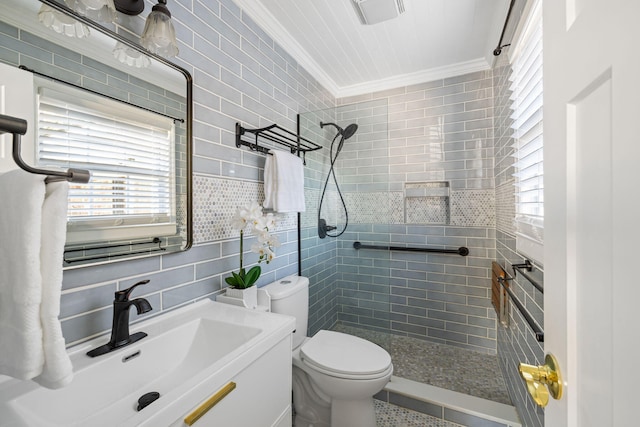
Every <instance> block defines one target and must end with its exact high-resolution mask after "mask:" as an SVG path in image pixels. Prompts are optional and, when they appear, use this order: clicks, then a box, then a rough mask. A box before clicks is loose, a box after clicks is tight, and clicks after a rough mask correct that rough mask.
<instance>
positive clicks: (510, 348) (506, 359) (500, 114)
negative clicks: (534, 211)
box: [493, 4, 544, 427]
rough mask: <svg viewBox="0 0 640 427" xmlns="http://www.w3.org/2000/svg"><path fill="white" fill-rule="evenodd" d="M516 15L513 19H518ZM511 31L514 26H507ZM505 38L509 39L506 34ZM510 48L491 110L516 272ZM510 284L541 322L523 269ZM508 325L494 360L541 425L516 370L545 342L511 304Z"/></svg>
mask: <svg viewBox="0 0 640 427" xmlns="http://www.w3.org/2000/svg"><path fill="white" fill-rule="evenodd" d="M522 6H523V4H520V5H518V7H517V8H515V9H514V12H513V16H514V17H517V16H519V15H520V14H521V8H522ZM517 21H518V19H517V18H514V19H513V22H516V23H517ZM511 31H513V28H512V29H511ZM507 39H510V38H509V37H507ZM508 55H509V49H505V50H504V51H503V54H502V56H501V57H500V58H499V60H498V64H497V65H496V67H495V68H494V72H493V87H494V91H495V95H494V105H495V107H494V116H495V134H496V144H495V162H496V164H495V182H496V261H497V262H498V263H499V264H500V265H501V266H502V267H503V268H504V269H505V271H506V272H507V274H509V275H510V276H514V272H513V271H512V269H511V265H512V264H517V263H522V262H523V259H524V258H523V256H522V255H520V254H518V253H517V252H516V237H515V229H514V225H513V219H514V217H515V196H514V179H513V173H514V169H513V167H512V163H513V157H512V155H513V142H514V141H513V138H512V136H511V135H512V133H513V129H511V124H512V121H511V119H510V115H511V109H510V108H509V107H510V103H511V101H510V99H509V97H510V95H511V91H510V90H509V86H510V84H511V82H510V81H509V76H510V74H511V67H510V66H509V64H508ZM529 274H530V275H531V276H533V277H534V278H535V279H536V280H537V281H539V282H540V283H542V282H543V266H542V265H540V264H535V266H534V270H533V271H532V272H531V273H529ZM510 285H511V289H512V290H513V292H514V293H515V295H516V296H517V297H518V299H519V300H520V301H522V303H523V304H524V305H525V307H526V309H527V311H528V312H529V313H530V314H531V315H532V316H533V318H534V319H535V320H536V322H538V324H539V325H541V326H544V311H543V309H542V307H543V306H544V305H543V298H542V294H541V293H540V292H539V291H537V290H536V289H535V288H534V287H533V285H531V284H530V283H529V282H528V281H527V280H526V279H524V278H523V277H522V276H521V275H519V274H515V277H514V280H511V281H510ZM508 323H509V325H508V327H504V326H502V325H500V324H499V325H498V364H499V366H500V369H501V371H502V374H503V376H504V378H505V383H506V384H507V389H508V391H509V397H510V398H511V401H512V403H513V405H514V406H515V407H516V408H517V410H518V414H519V415H520V419H521V421H522V424H523V425H525V426H527V427H542V426H544V410H543V409H542V408H540V407H538V406H537V405H535V404H534V403H533V400H532V399H531V397H530V396H529V394H528V392H527V388H526V385H525V383H524V381H523V380H522V379H521V378H520V375H519V373H518V364H519V363H520V362H524V363H528V364H533V365H542V364H543V363H544V346H543V344H542V343H539V342H537V341H536V339H535V336H534V334H533V332H532V330H531V328H530V327H529V325H528V324H527V322H526V321H525V319H524V318H523V317H522V315H521V314H520V312H519V311H518V310H517V309H516V308H515V306H514V305H513V304H511V306H510V310H509V321H508Z"/></svg>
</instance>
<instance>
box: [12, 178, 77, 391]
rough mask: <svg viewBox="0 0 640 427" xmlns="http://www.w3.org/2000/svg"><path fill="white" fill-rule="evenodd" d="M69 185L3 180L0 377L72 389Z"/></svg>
mask: <svg viewBox="0 0 640 427" xmlns="http://www.w3.org/2000/svg"><path fill="white" fill-rule="evenodd" d="M67 192H68V184H67V183H66V182H63V183H55V184H51V185H50V186H49V187H48V188H47V187H45V184H44V176H41V175H34V174H30V173H27V172H24V171H22V170H13V171H11V172H7V173H5V174H3V175H0V202H1V203H2V211H1V214H0V262H1V263H2V268H0V353H1V356H0V374H6V375H9V376H12V377H15V378H19V379H24V380H26V379H35V380H36V381H38V382H39V383H40V384H42V385H43V386H45V387H49V388H58V387H62V386H64V385H66V384H67V383H69V382H70V381H71V378H72V375H73V373H72V367H71V362H70V360H69V357H68V355H67V353H66V350H65V345H64V338H63V337H62V330H61V326H60V322H59V320H58V315H59V312H60V290H61V286H62V251H63V248H64V241H65V233H66V212H67Z"/></svg>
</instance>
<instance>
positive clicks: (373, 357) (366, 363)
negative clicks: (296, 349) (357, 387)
mask: <svg viewBox="0 0 640 427" xmlns="http://www.w3.org/2000/svg"><path fill="white" fill-rule="evenodd" d="M300 358H301V360H302V362H304V363H305V364H306V365H307V366H309V367H310V368H311V369H314V370H315V371H318V372H321V373H323V374H326V375H330V376H333V377H339V378H345V379H360V380H365V379H373V378H380V377H383V376H385V375H387V374H388V373H389V370H390V369H393V366H392V365H391V356H389V353H387V351H386V350H384V349H383V348H382V347H379V346H378V345H376V344H374V343H372V342H370V341H367V340H364V339H362V338H358V337H355V336H353V335H348V334H343V333H341V332H334V331H325V330H322V331H319V332H318V333H317V334H316V335H315V336H313V338H310V339H308V340H307V341H306V342H305V343H304V344H302V346H301V347H300Z"/></svg>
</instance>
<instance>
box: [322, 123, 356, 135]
mask: <svg viewBox="0 0 640 427" xmlns="http://www.w3.org/2000/svg"><path fill="white" fill-rule="evenodd" d="M328 125H331V126H333V127H335V128H336V129H338V134H339V135H341V136H342V138H343V139H349V138H351V137H352V136H353V135H354V134H355V133H356V131H357V130H358V125H357V124H355V123H351V124H350V125H349V126H347V127H346V128H345V129H342V128H341V127H340V126H338V125H337V124H335V123H323V122H320V127H321V128H323V127H325V126H328Z"/></svg>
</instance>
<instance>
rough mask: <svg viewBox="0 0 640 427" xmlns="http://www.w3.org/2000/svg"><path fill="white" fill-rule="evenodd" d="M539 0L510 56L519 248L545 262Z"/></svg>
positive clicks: (520, 32)
mask: <svg viewBox="0 0 640 427" xmlns="http://www.w3.org/2000/svg"><path fill="white" fill-rule="evenodd" d="M540 3H541V2H540V1H534V2H533V6H532V7H531V9H530V10H529V13H528V14H527V15H526V17H525V20H524V21H523V22H524V25H523V27H522V28H520V29H519V31H517V34H518V36H516V37H517V38H516V41H515V43H514V50H513V52H512V55H511V67H512V74H511V77H510V79H511V87H510V88H511V91H512V96H511V100H512V104H511V105H512V106H511V109H512V110H513V113H512V115H511V118H512V119H513V124H512V128H513V138H514V141H515V143H514V156H515V161H514V169H515V186H516V189H515V196H516V218H515V225H516V248H517V250H518V252H522V253H524V254H526V255H528V256H530V257H531V258H533V259H535V260H537V261H543V246H542V245H543V242H544V179H543V134H542V105H543V93H542V11H541V9H542V7H541V4H540Z"/></svg>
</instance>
